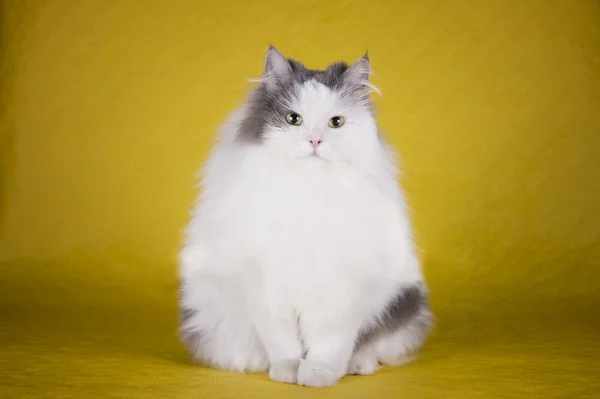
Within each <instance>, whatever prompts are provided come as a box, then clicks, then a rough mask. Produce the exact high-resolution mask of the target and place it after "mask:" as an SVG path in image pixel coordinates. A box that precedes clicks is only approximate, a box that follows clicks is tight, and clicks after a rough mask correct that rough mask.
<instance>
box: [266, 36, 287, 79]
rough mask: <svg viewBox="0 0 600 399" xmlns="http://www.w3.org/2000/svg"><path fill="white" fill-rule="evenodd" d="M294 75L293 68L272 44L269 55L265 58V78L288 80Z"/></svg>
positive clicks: (268, 51)
mask: <svg viewBox="0 0 600 399" xmlns="http://www.w3.org/2000/svg"><path fill="white" fill-rule="evenodd" d="M291 73H292V67H291V65H290V63H289V62H288V60H287V59H286V58H285V56H284V55H283V54H281V53H280V52H279V50H277V49H276V48H275V47H274V46H273V45H272V44H270V45H269V50H267V55H266V56H265V71H264V77H265V78H266V79H267V80H271V79H276V80H280V79H286V78H288V77H289V76H290V74H291Z"/></svg>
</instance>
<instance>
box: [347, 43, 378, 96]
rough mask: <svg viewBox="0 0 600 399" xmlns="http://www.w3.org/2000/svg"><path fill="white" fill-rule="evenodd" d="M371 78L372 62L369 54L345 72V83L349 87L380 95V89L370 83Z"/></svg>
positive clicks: (366, 53)
mask: <svg viewBox="0 0 600 399" xmlns="http://www.w3.org/2000/svg"><path fill="white" fill-rule="evenodd" d="M370 78H371V61H370V60H369V52H368V51H367V52H365V55H363V56H362V57H360V58H359V59H358V60H356V61H355V62H354V64H352V65H350V66H349V67H348V69H346V71H345V72H344V75H343V79H344V83H345V84H346V85H348V86H352V87H355V88H357V89H359V90H364V91H365V92H366V93H368V91H369V89H371V90H372V91H374V92H376V93H379V89H377V87H375V86H374V85H373V83H371V82H370Z"/></svg>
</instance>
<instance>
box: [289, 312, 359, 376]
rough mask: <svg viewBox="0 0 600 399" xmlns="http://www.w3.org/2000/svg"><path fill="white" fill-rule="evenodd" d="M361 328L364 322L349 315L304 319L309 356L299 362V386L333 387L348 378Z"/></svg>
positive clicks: (306, 346) (334, 313) (322, 315)
mask: <svg viewBox="0 0 600 399" xmlns="http://www.w3.org/2000/svg"><path fill="white" fill-rule="evenodd" d="M360 325H361V320H359V319H358V318H357V317H356V315H352V314H351V313H350V312H348V313H342V314H339V313H336V312H326V313H325V314H323V313H321V317H314V316H313V317H302V324H301V329H302V337H303V341H304V345H305V348H306V349H307V352H306V357H305V358H304V359H303V360H301V361H300V367H299V368H298V381H297V383H298V384H299V385H306V386H312V387H325V386H332V385H335V384H336V382H337V381H338V380H339V379H340V378H341V377H343V376H344V375H346V373H347V371H348V363H349V361H350V358H351V357H352V354H353V350H354V343H355V340H356V336H357V334H358V330H359V328H360Z"/></svg>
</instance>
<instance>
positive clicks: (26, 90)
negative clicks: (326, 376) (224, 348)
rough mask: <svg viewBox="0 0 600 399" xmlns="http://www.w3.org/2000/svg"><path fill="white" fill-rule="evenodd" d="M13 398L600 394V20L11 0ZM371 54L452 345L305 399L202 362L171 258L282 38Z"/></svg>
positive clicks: (502, 7)
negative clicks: (185, 332) (221, 127)
mask: <svg viewBox="0 0 600 399" xmlns="http://www.w3.org/2000/svg"><path fill="white" fill-rule="evenodd" d="M0 4H1V7H2V8H1V10H0V18H1V20H0V29H1V32H0V33H1V35H0V45H1V46H0V49H1V54H0V57H1V59H0V68H1V69H0V85H1V86H0V129H1V130H0V162H1V164H0V165H1V167H2V169H1V171H0V172H1V173H0V316H1V318H0V398H78V399H79V398H238V397H244V398H268V397H273V398H287V397H289V398H304V397H315V398H369V397H378V398H436V399H437V398H521V397H523V398H524V397H527V398H596V397H600V366H599V365H598V363H599V361H600V305H599V303H600V3H599V2H598V1H592V0H569V1H567V0H563V1H561V0H528V1H518V0H501V1H493V2H492V1H476V0H472V1H468V0H464V1H459V0H446V1H442V0H440V1H420V0H407V1H393V0H388V1H385V0H373V1H369V2H358V1H353V0H336V1H329V2H323V1H317V0H303V1H296V0H290V1H282V0H263V1H261V2H257V3H254V2H249V1H241V0H231V1H227V2H225V1H220V2H216V1H183V0H150V1H142V0H127V1H108V0H88V1H76V0H53V1H41V0H27V1H21V0H0ZM269 42H273V43H274V44H275V45H276V46H277V47H278V48H279V49H280V50H281V51H283V52H284V53H285V54H287V55H290V56H293V57H297V58H299V59H300V60H302V61H304V62H305V63H306V64H307V65H308V66H309V67H313V68H319V67H324V66H325V65H327V64H328V63H329V62H332V61H335V60H337V59H346V60H348V61H353V60H354V59H356V58H358V57H359V56H361V55H362V54H363V53H364V51H365V49H368V50H369V52H370V55H371V60H372V64H373V68H374V71H375V73H376V75H375V76H374V77H373V82H374V83H375V84H376V85H378V86H379V87H380V88H381V90H382V92H383V96H382V97H381V98H379V99H377V108H378V114H379V121H380V124H381V126H382V128H383V129H384V131H385V132H386V133H387V134H388V136H389V137H390V140H391V142H392V143H393V144H394V146H395V147H396V148H397V149H398V150H399V151H400V153H401V156H402V167H403V170H404V176H403V179H402V182H403V186H404V188H405V190H406V194H407V199H408V201H409V203H410V206H411V207H412V209H413V210H414V212H413V213H412V218H413V220H414V227H415V235H416V240H417V243H418V245H419V247H420V248H421V249H422V253H421V257H422V260H423V265H424V270H425V274H426V277H427V279H428V281H429V284H430V289H431V296H432V297H431V301H432V307H433V310H434V312H435V314H436V316H437V320H436V324H437V327H436V330H435V332H434V334H433V335H432V337H431V339H430V341H429V342H428V344H427V345H426V346H425V348H423V350H422V351H421V352H420V357H419V358H418V359H417V360H416V361H415V362H414V363H412V364H408V365H406V366H403V367H398V368H383V369H381V370H380V371H378V372H377V373H376V374H375V375H374V376H369V377H348V378H344V379H343V380H342V381H341V382H340V384H339V385H338V386H336V387H332V388H326V389H310V388H304V387H297V386H290V385H284V384H276V383H272V382H270V381H269V380H268V378H267V376H266V375H263V374H257V375H239V374H234V373H228V372H222V371H216V370H211V369H206V368H202V367H200V366H196V365H192V364H191V363H190V362H189V358H188V357H187V355H186V353H185V351H184V350H183V348H182V347H181V345H180V344H179V343H178V339H177V331H176V330H177V319H178V314H177V264H176V259H175V258H176V253H177V249H178V246H179V240H180V238H181V228H182V227H183V226H184V225H185V223H186V221H187V218H188V208H189V206H190V204H191V202H192V200H193V198H194V196H195V194H196V193H195V191H194V189H193V183H194V181H193V178H194V174H195V172H196V169H197V167H198V166H199V164H200V162H201V161H202V159H203V158H204V157H205V156H206V154H207V149H208V148H209V144H210V143H211V140H212V137H213V134H214V131H215V129H216V127H217V126H218V124H219V123H221V122H222V121H223V119H224V118H225V116H226V115H227V114H228V113H229V111H230V110H231V109H232V108H234V107H236V106H237V105H239V103H240V101H241V100H242V99H243V98H244V95H245V93H246V92H247V90H248V88H249V84H248V83H246V82H245V81H244V78H246V77H256V76H257V75H258V74H260V72H261V69H262V63H263V56H264V52H265V50H266V48H267V44H268V43H269Z"/></svg>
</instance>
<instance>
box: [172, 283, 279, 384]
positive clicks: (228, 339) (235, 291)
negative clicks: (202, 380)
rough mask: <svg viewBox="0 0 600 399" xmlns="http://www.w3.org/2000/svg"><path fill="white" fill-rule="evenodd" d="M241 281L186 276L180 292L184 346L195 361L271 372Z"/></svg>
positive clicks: (234, 369) (223, 366)
mask: <svg viewBox="0 0 600 399" xmlns="http://www.w3.org/2000/svg"><path fill="white" fill-rule="evenodd" d="M238 283H239V282H238V281H236V279H235V278H232V277H222V276H219V277H217V276H215V275H211V274H205V273H202V274H195V275H193V276H185V277H184V278H183V281H182V287H181V292H180V312H181V328H180V335H181V338H182V341H183V343H184V344H185V345H186V346H187V348H188V349H189V350H190V352H191V354H192V356H193V357H194V359H195V360H196V361H198V362H200V363H204V364H207V365H210V366H212V367H216V368H220V369H225V370H231V371H237V372H264V371H266V370H267V369H268V366H269V364H268V359H267V356H266V353H265V349H264V348H263V346H262V343H261V341H260V339H259V337H258V335H257V334H256V330H255V328H254V324H253V320H252V319H251V317H250V316H249V315H248V311H247V306H246V301H245V297H244V296H243V295H242V294H241V293H242V292H243V290H242V289H240V285H239V284H238Z"/></svg>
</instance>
